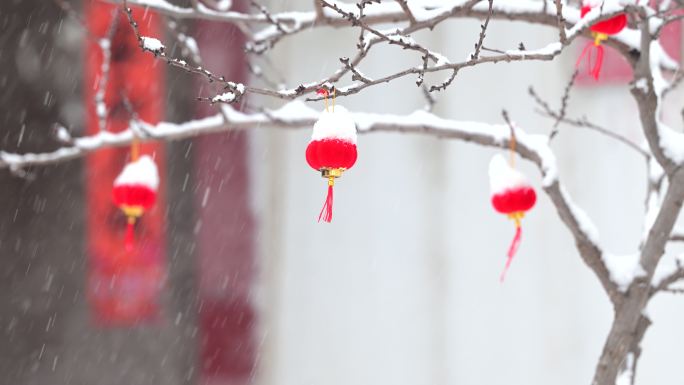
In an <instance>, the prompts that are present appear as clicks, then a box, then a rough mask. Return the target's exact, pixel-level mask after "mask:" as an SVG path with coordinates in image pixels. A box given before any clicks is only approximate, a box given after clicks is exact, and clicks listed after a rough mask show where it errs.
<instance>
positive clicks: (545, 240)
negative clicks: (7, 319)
mask: <svg viewBox="0 0 684 385" xmlns="http://www.w3.org/2000/svg"><path fill="white" fill-rule="evenodd" d="M271 3H272V4H271V6H272V7H273V8H274V9H288V8H289V9H292V8H296V9H307V8H308V7H309V2H308V1H300V2H294V1H286V2H285V1H276V0H272V1H271ZM478 25H479V24H478V21H476V20H470V21H463V20H458V21H450V22H448V23H445V25H443V26H441V27H439V28H437V29H436V30H435V31H434V32H433V33H432V34H430V35H426V34H419V35H416V36H415V37H416V38H417V39H419V40H420V41H422V42H424V43H426V44H427V45H429V46H430V47H431V48H433V49H434V50H437V51H440V52H442V53H444V54H446V55H448V56H449V57H450V58H452V60H458V59H459V58H465V57H466V56H467V55H469V54H470V52H471V50H472V45H473V44H474V42H475V40H476V39H477V34H478V32H479V26H478ZM556 37H557V36H556V31H555V30H553V29H545V28H541V29H540V28H533V27H530V26H527V25H524V24H520V23H517V24H516V23H510V22H505V21H499V20H494V21H492V23H491V24H490V29H489V31H488V36H487V39H486V41H485V45H486V46H488V47H494V48H500V49H510V48H513V47H515V46H517V44H518V42H520V41H523V42H524V43H525V45H526V46H527V47H528V48H535V47H541V46H543V45H545V44H546V43H548V42H551V41H552V40H553V39H555V38H556ZM356 38H357V32H356V31H353V32H350V31H342V30H333V29H321V30H317V31H313V32H310V33H305V34H303V35H302V36H300V37H296V38H293V39H290V40H286V41H285V42H284V43H283V44H282V45H280V46H278V48H277V49H276V50H275V52H274V59H275V60H274V62H275V63H277V64H278V67H279V70H280V71H281V72H282V73H283V74H285V77H286V78H287V79H288V81H289V85H290V86H293V85H296V84H297V82H300V81H305V80H316V79H319V78H322V77H323V76H325V75H327V74H329V73H331V72H332V71H333V70H334V69H335V68H337V67H338V66H339V62H338V58H339V57H341V56H352V55H353V54H354V50H355V42H356ZM575 57H576V52H568V53H566V54H564V55H563V56H562V57H560V58H559V59H558V60H555V61H554V62H528V63H511V64H495V65H482V66H479V67H477V68H468V69H464V70H462V71H461V73H460V74H459V76H458V78H457V79H456V81H455V82H454V84H453V85H452V86H451V87H450V88H449V90H448V91H446V92H443V93H440V94H438V95H437V96H438V97H439V102H438V104H437V107H436V110H435V113H436V114H438V115H440V116H443V117H448V118H452V119H457V120H480V121H485V122H491V123H501V121H502V120H501V117H500V116H501V115H500V113H501V110H502V109H504V108H505V109H507V110H508V111H509V112H510V113H511V115H512V117H513V118H514V120H515V121H516V122H517V123H518V124H519V125H520V126H521V127H523V128H524V129H526V130H527V131H530V132H538V133H548V132H549V131H550V129H551V125H552V121H550V120H548V119H544V118H541V117H540V116H539V115H537V114H536V113H535V112H534V105H533V101H532V100H531V98H530V97H528V96H527V88H528V86H530V85H532V86H534V87H535V89H536V90H537V91H538V92H539V93H540V94H541V95H542V96H543V97H545V98H547V99H548V100H549V101H551V102H552V103H553V104H557V103H559V102H560V96H561V94H562V89H563V87H564V86H565V83H566V82H567V80H568V79H569V77H570V75H571V73H572V70H573V66H574V62H575ZM418 63H419V58H418V56H416V55H413V54H409V53H406V52H405V51H402V50H401V49H399V48H398V47H384V48H383V49H378V50H377V51H376V52H375V53H374V54H372V55H371V57H370V58H369V59H368V60H366V61H365V62H364V63H363V64H362V66H361V70H362V71H363V72H365V73H366V74H368V75H369V76H371V77H373V76H375V75H379V74H383V73H389V72H392V71H394V70H395V69H397V68H399V66H401V65H405V64H410V65H416V64H418ZM606 70H607V69H606ZM441 76H442V75H440V77H438V78H437V79H435V78H431V79H430V80H431V81H432V82H436V81H439V79H441ZM348 81H349V79H345V81H343V82H342V84H347V83H346V82H348ZM414 81H415V79H413V78H406V79H403V80H401V81H397V82H394V83H392V84H390V85H388V86H379V87H374V88H370V89H368V90H367V91H365V92H363V93H361V94H359V95H354V96H351V97H347V98H340V99H338V103H339V104H343V105H345V106H346V107H348V108H350V109H353V110H358V111H368V112H391V113H398V114H405V113H410V112H411V111H413V110H415V109H419V108H422V106H423V104H424V101H423V99H422V96H421V92H420V90H419V89H417V88H416V87H415V84H414ZM681 99H682V98H681V95H677V96H675V97H673V99H672V104H673V106H674V107H675V108H674V109H673V111H674V112H673V116H674V117H673V122H677V119H679V118H678V117H677V114H678V111H679V110H678V109H677V108H676V106H677V105H681ZM312 105H314V104H312ZM570 106H571V110H570V113H571V115H572V116H581V115H586V116H588V117H589V118H591V119H592V120H593V121H595V122H597V123H600V124H602V125H604V126H606V127H608V128H610V129H611V130H615V131H617V132H620V133H622V134H624V135H626V136H628V137H630V138H633V139H635V140H642V139H641V134H640V126H639V124H638V118H637V112H636V107H635V104H634V102H633V100H632V99H631V96H630V95H629V92H628V88H627V85H626V84H622V85H614V86H603V87H584V88H581V87H577V88H575V90H574V91H573V93H572V96H571V101H570ZM316 107H318V108H321V109H322V108H323V106H322V104H321V103H318V105H317V106H316ZM680 126H681V125H680V124H679V123H678V122H677V124H676V127H678V128H680ZM309 135H310V132H308V131H297V132H275V131H273V130H269V131H265V130H264V131H257V132H256V133H255V134H254V135H253V137H252V139H253V142H252V143H253V154H252V156H253V161H254V164H255V165H257V168H256V169H255V174H254V183H255V188H254V191H257V192H258V195H257V196H255V199H254V201H255V207H256V210H257V211H258V213H259V218H260V219H259V221H260V228H261V233H260V238H259V239H260V247H261V252H262V253H261V254H262V256H263V258H262V266H261V271H262V273H261V278H260V286H259V288H258V290H257V293H256V294H257V295H256V300H257V302H258V304H259V306H260V308H261V311H262V329H263V339H262V341H261V352H262V353H261V356H260V371H259V375H258V382H259V383H261V384H263V385H319V384H325V385H368V384H392V385H404V384H405V385H437V384H459V385H460V384H462V385H476V384H503V383H506V384H507V385H533V384H540V385H541V384H555V385H564V384H568V385H569V384H573V385H574V384H588V383H590V381H591V377H592V374H593V371H594V367H595V364H596V361H597V358H598V356H599V353H600V351H601V348H602V346H603V340H604V337H605V335H606V334H607V332H608V328H609V326H610V322H611V317H612V312H611V308H610V304H609V302H608V300H607V297H606V296H605V295H604V293H603V291H602V289H601V287H600V285H599V283H598V281H597V280H596V278H595V277H594V276H593V274H592V273H591V272H590V270H589V268H588V267H586V266H585V265H584V264H583V262H582V261H581V259H580V257H579V256H578V254H577V252H576V251H575V249H574V243H573V241H572V239H571V237H570V235H569V233H568V231H567V230H566V228H565V227H564V226H563V225H562V224H561V222H560V220H559V218H558V216H557V214H556V212H555V209H554V208H553V206H552V204H551V203H550V201H549V199H548V198H547V197H546V196H545V195H544V193H543V192H542V191H541V190H540V180H539V174H538V172H537V170H536V169H535V168H534V167H533V166H532V165H530V164H529V163H527V162H520V167H521V168H522V169H523V170H524V172H525V173H526V174H527V175H529V176H530V177H531V178H532V180H533V181H534V184H535V186H536V187H537V188H538V192H539V194H540V196H539V197H540V199H539V201H538V205H537V206H536V208H535V209H534V210H533V211H531V213H530V214H529V215H528V217H526V218H525V220H524V222H523V229H524V237H523V243H522V246H521V248H520V250H519V253H518V255H517V257H516V259H515V260H514V262H513V265H512V268H511V270H510V272H509V275H508V278H507V280H506V282H505V283H504V284H500V283H499V281H498V276H499V273H500V271H501V269H502V267H503V264H504V260H505V253H506V250H507V247H508V245H509V242H510V241H511V238H512V236H513V232H514V227H513V224H512V223H511V222H510V221H509V220H507V219H506V218H505V217H503V216H501V215H498V214H496V213H495V212H494V210H493V209H492V208H491V206H490V204H489V187H488V180H487V166H488V163H489V159H490V158H491V156H492V155H493V154H494V153H496V151H495V150H493V149H489V148H483V147H480V146H476V145H472V144H466V143H461V142H456V141H449V140H438V139H435V138H429V137H420V136H411V135H402V134H372V135H365V136H362V137H360V139H359V160H358V162H357V164H356V166H355V167H354V168H353V169H352V170H351V171H349V172H347V173H345V175H344V177H343V178H341V179H340V180H338V183H336V186H335V194H336V195H335V211H334V219H333V222H332V224H319V223H317V222H316V219H317V215H318V212H319V210H320V207H321V205H322V204H323V200H324V198H325V189H326V184H325V181H324V180H322V179H321V178H320V176H319V175H318V174H317V173H316V172H315V171H313V170H311V169H310V168H309V167H308V165H307V164H306V162H305V160H304V150H305V148H306V145H307V143H308V139H309ZM553 147H554V149H555V150H556V151H557V155H558V162H559V167H560V175H561V180H562V181H563V182H564V183H565V184H566V187H567V189H568V190H569V192H570V193H571V194H572V195H573V196H574V199H575V200H576V201H577V203H578V204H580V205H581V206H582V207H583V208H584V209H585V210H586V211H587V212H588V213H589V215H590V216H591V217H592V218H593V219H594V220H595V222H596V224H597V226H598V228H599V230H600V233H601V241H602V243H603V245H605V247H606V248H607V249H608V250H609V251H611V252H613V253H616V254H621V253H631V252H635V251H636V250H637V247H638V244H639V241H640V237H641V233H642V212H643V201H644V193H645V186H646V184H645V183H646V180H645V174H644V171H645V167H644V164H643V163H642V160H641V158H640V157H639V156H638V155H636V154H634V153H632V152H630V150H629V149H628V148H626V147H625V146H623V145H621V144H619V143H617V142H614V141H611V140H609V139H606V138H604V137H602V136H598V135H597V134H596V133H593V132H590V131H585V130H582V129H578V128H572V127H563V128H562V129H561V132H560V134H559V135H558V136H557V137H556V139H555V140H554V144H553ZM649 312H650V314H651V316H652V318H653V321H654V325H653V326H652V327H651V329H650V330H649V332H648V334H647V336H646V338H645V342H644V354H643V356H642V359H641V361H640V368H639V375H638V383H640V384H661V385H666V384H681V383H682V382H684V372H682V371H681V370H679V366H680V364H681V356H680V352H681V348H680V346H681V345H682V342H684V329H683V328H682V327H681V326H680V325H681V324H682V321H684V299H683V298H681V297H676V296H671V295H661V297H660V298H657V299H656V300H655V301H654V303H653V306H651V307H650V308H649Z"/></svg>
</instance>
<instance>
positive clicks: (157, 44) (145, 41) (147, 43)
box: [140, 36, 165, 53]
mask: <svg viewBox="0 0 684 385" xmlns="http://www.w3.org/2000/svg"><path fill="white" fill-rule="evenodd" d="M140 39H141V41H142V47H143V48H144V49H145V50H147V51H152V52H154V53H161V52H162V51H164V48H165V47H164V44H162V42H161V41H159V39H155V38H153V37H147V36H143V37H141V38H140Z"/></svg>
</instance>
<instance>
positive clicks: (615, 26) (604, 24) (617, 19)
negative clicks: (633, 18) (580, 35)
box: [580, 5, 627, 35]
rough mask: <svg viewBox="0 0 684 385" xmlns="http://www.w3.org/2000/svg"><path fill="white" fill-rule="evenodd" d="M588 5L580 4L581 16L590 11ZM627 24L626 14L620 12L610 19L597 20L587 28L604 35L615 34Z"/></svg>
mask: <svg viewBox="0 0 684 385" xmlns="http://www.w3.org/2000/svg"><path fill="white" fill-rule="evenodd" d="M591 8H592V7H590V6H588V5H585V6H582V9H581V10H580V13H581V15H582V17H584V15H586V14H587V13H589V11H591ZM626 26H627V15H625V14H624V13H621V14H619V15H617V16H614V17H611V18H610V19H607V20H603V21H599V22H598V23H596V24H594V25H592V26H591V28H589V29H590V30H591V31H592V32H596V33H602V34H605V35H616V34H618V33H620V31H622V30H623V29H624V28H625V27H626Z"/></svg>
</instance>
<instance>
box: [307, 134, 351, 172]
mask: <svg viewBox="0 0 684 385" xmlns="http://www.w3.org/2000/svg"><path fill="white" fill-rule="evenodd" d="M356 157H357V154H356V144H354V143H352V142H350V141H347V140H341V139H334V138H333V139H322V140H314V141H311V142H310V143H309V145H308V146H307V147H306V161H307V163H309V166H311V167H312V168H313V169H314V170H319V171H320V170H321V169H322V168H324V167H327V168H343V169H345V170H346V169H350V168H352V166H354V163H356Z"/></svg>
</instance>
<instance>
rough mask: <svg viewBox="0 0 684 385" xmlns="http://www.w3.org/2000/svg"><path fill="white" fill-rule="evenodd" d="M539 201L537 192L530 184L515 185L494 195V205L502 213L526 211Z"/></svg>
mask: <svg viewBox="0 0 684 385" xmlns="http://www.w3.org/2000/svg"><path fill="white" fill-rule="evenodd" d="M536 202H537V193H535V192H534V189H532V188H531V187H529V186H519V187H513V188H510V189H507V190H504V191H503V192H500V193H497V194H494V195H492V206H494V209H495V210H496V211H498V212H500V213H502V214H512V213H516V212H525V211H527V210H529V209H531V208H532V207H534V204H535V203H536Z"/></svg>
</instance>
